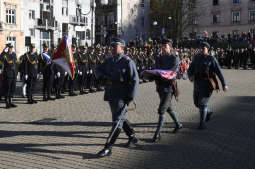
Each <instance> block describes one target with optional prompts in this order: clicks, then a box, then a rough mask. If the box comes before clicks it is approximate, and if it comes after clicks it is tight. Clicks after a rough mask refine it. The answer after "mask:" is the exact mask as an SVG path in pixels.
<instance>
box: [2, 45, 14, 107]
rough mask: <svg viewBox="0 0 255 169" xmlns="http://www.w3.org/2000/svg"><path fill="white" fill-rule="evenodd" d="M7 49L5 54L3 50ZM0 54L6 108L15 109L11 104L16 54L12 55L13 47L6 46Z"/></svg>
mask: <svg viewBox="0 0 255 169" xmlns="http://www.w3.org/2000/svg"><path fill="white" fill-rule="evenodd" d="M6 48H8V51H7V52H6V51H5V49H6ZM6 48H5V49H4V51H3V52H2V53H1V56H0V61H1V62H3V64H4V69H3V80H4V81H3V89H4V93H3V94H4V95H5V104H6V108H7V109H8V108H11V107H17V106H16V105H15V104H13V103H12V97H13V95H14V92H15V89H16V79H17V74H18V69H17V57H16V53H14V52H13V51H12V50H13V45H12V44H7V47H6Z"/></svg>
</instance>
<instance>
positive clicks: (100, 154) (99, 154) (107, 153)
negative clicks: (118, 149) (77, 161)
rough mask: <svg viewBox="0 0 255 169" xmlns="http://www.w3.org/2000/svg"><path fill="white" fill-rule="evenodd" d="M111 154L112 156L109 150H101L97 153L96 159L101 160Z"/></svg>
mask: <svg viewBox="0 0 255 169" xmlns="http://www.w3.org/2000/svg"><path fill="white" fill-rule="evenodd" d="M111 154H112V149H111V148H104V149H103V150H101V151H99V152H98V153H97V156H98V158H102V157H105V156H110V155H111Z"/></svg>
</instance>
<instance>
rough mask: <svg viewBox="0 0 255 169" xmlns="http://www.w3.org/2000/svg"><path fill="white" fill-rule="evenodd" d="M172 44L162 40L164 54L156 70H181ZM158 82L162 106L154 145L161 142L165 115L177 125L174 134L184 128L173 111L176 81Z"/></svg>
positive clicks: (157, 61) (158, 61) (157, 86)
mask: <svg viewBox="0 0 255 169" xmlns="http://www.w3.org/2000/svg"><path fill="white" fill-rule="evenodd" d="M172 50H173V49H172V42H171V40H169V39H163V40H162V54H161V55H160V56H159V57H158V59H157V60H156V69H163V70H171V71H174V72H177V70H178V68H179V57H178V56H174V55H173V54H171V52H172ZM155 82H156V89H157V92H158V94H159V98H160V104H159V108H158V114H159V119H158V125H157V130H156V131H155V134H154V136H153V138H152V141H153V142H154V143H156V142H158V141H160V138H161V137H160V132H161V130H162V128H163V125H164V121H165V113H166V112H167V113H169V115H170V116H171V118H172V120H173V121H174V123H175V128H174V130H173V133H177V132H178V131H179V129H181V128H182V124H181V123H180V121H179V119H178V117H177V114H176V112H175V111H174V110H173V108H172V106H171V100H172V97H173V95H176V93H177V88H176V85H175V83H176V81H175V79H173V80H168V81H166V80H164V79H162V78H158V79H156V80H155Z"/></svg>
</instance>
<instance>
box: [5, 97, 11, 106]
mask: <svg viewBox="0 0 255 169" xmlns="http://www.w3.org/2000/svg"><path fill="white" fill-rule="evenodd" d="M5 108H6V109H9V108H11V106H10V104H9V100H8V98H7V97H5Z"/></svg>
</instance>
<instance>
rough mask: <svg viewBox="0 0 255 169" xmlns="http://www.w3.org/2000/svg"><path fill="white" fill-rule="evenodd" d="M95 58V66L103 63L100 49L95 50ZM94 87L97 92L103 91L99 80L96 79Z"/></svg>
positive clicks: (101, 82) (103, 56) (103, 58)
mask: <svg viewBox="0 0 255 169" xmlns="http://www.w3.org/2000/svg"><path fill="white" fill-rule="evenodd" d="M96 58H97V66H99V65H101V64H103V63H104V60H105V55H104V54H103V52H102V49H101V48H98V49H97V54H96ZM95 85H96V88H97V91H103V90H104V89H103V81H102V80H101V79H97V80H96V84H95Z"/></svg>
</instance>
